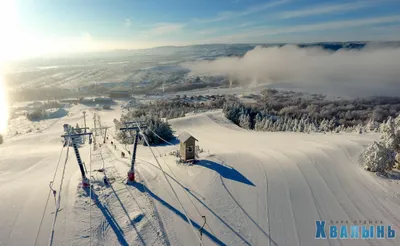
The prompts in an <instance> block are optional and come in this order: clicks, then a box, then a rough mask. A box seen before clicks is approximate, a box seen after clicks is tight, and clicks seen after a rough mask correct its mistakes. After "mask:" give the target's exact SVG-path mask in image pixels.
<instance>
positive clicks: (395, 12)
mask: <svg viewBox="0 0 400 246" xmlns="http://www.w3.org/2000/svg"><path fill="white" fill-rule="evenodd" d="M0 7H1V6H0ZM3 9H4V8H3ZM14 9H15V10H16V11H15V12H16V15H15V16H14V17H15V19H16V20H17V23H18V26H17V27H16V28H14V29H15V30H18V33H17V34H15V31H14V32H13V33H14V34H15V35H13V36H14V40H13V42H8V43H9V44H10V43H13V44H15V46H17V44H16V43H18V44H19V46H20V47H21V46H25V47H24V49H23V50H24V51H23V52H22V51H20V52H19V53H32V54H33V53H38V54H39V53H52V52H67V51H87V50H108V49H127V48H129V49H135V48H148V47H154V46H161V45H189V44H201V43H268V42H314V41H345V40H399V39H400V1H399V0H363V1H349V0H338V1H333V0H320V1H317V0H267V1H261V0H201V1H194V0H17V4H16V5H15V6H14ZM3 22H7V20H5V21H4V20H3ZM14 29H13V30H14ZM16 38H18V40H19V41H18V42H15V39H16ZM20 40H24V42H21V41H20ZM21 49H22V48H21ZM33 51H34V52H33Z"/></svg>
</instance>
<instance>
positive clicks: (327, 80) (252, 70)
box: [182, 45, 400, 96]
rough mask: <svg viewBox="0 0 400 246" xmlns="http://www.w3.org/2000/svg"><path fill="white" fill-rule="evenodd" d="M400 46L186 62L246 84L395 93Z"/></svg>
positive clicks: (259, 52) (293, 49) (263, 51)
mask: <svg viewBox="0 0 400 246" xmlns="http://www.w3.org/2000/svg"><path fill="white" fill-rule="evenodd" d="M398 64H400V47H391V48H389V47H386V48H384V47H373V48H372V47H371V48H368V47H366V48H364V49H362V50H339V51H336V52H331V51H327V50H323V49H321V48H299V47H297V46H293V45H287V46H283V47H269V48H262V47H256V48H255V49H253V50H251V51H248V52H247V53H246V54H245V55H244V56H243V57H241V58H239V57H223V58H219V59H217V60H214V61H200V62H192V63H185V64H182V66H184V67H186V68H189V69H190V70H191V71H192V73H193V74H196V75H205V74H207V75H223V76H229V77H231V78H236V79H238V80H239V81H241V83H243V84H265V83H267V84H271V85H273V86H274V87H276V88H282V87H283V88H284V87H286V88H300V89H303V90H307V91H312V92H323V93H328V94H339V95H348V96H366V95H396V94H397V93H398V91H399V90H400V80H399V78H400V70H399V69H398Z"/></svg>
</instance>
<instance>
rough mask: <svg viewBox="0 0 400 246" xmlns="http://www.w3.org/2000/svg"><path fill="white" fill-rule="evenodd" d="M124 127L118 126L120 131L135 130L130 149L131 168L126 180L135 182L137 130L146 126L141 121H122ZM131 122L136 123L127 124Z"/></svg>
mask: <svg viewBox="0 0 400 246" xmlns="http://www.w3.org/2000/svg"><path fill="white" fill-rule="evenodd" d="M123 124H124V125H125V127H123V128H120V130H121V131H135V138H134V142H133V151H132V161H131V169H130V170H129V172H128V181H129V182H135V161H136V151H137V144H138V141H139V132H140V130H141V129H146V128H147V126H146V125H144V123H142V122H137V121H134V122H124V123H123ZM132 124H136V126H129V125H132Z"/></svg>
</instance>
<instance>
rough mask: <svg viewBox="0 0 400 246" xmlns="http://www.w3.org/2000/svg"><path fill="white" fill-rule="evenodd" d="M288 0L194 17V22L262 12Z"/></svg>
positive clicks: (213, 20)
mask: <svg viewBox="0 0 400 246" xmlns="http://www.w3.org/2000/svg"><path fill="white" fill-rule="evenodd" d="M289 1H290V0H278V1H271V2H267V3H263V4H259V5H253V6H250V7H248V8H247V9H245V10H242V11H223V12H220V13H218V15H217V16H215V17H212V18H204V19H194V21H195V22H197V23H212V22H219V21H225V20H229V19H232V18H235V17H240V16H246V15H250V14H254V13H258V12H262V11H264V10H266V9H269V8H272V7H275V6H278V5H282V4H285V3H287V2H289Z"/></svg>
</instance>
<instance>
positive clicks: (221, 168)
mask: <svg viewBox="0 0 400 246" xmlns="http://www.w3.org/2000/svg"><path fill="white" fill-rule="evenodd" d="M196 165H197V166H201V167H205V168H208V169H211V170H214V171H216V172H217V173H219V174H220V175H221V176H222V177H224V178H226V179H230V180H234V181H237V182H240V183H243V184H247V185H251V186H255V185H254V184H253V183H252V182H251V181H250V180H249V179H247V178H246V177H245V176H243V174H241V173H240V172H239V171H237V170H236V169H235V168H233V167H228V166H226V165H222V164H219V163H217V162H213V161H210V160H198V161H196Z"/></svg>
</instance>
